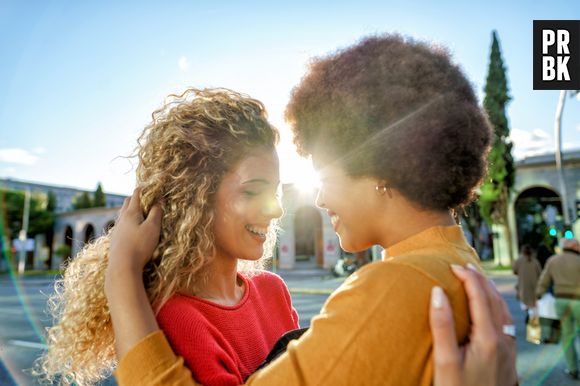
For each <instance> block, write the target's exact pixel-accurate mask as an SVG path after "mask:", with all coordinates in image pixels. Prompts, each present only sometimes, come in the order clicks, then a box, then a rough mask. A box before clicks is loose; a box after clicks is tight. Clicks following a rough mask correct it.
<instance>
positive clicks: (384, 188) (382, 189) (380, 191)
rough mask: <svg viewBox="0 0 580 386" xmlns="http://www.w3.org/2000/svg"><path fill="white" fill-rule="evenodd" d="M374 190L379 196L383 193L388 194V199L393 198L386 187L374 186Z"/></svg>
mask: <svg viewBox="0 0 580 386" xmlns="http://www.w3.org/2000/svg"><path fill="white" fill-rule="evenodd" d="M375 189H376V191H377V193H378V194H379V196H384V195H385V193H388V194H389V198H393V193H392V192H391V188H389V187H388V186H386V185H377V186H375Z"/></svg>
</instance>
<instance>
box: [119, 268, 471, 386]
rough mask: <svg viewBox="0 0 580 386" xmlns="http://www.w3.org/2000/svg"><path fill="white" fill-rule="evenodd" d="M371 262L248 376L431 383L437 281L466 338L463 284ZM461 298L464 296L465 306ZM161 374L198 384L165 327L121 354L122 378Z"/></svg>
mask: <svg viewBox="0 0 580 386" xmlns="http://www.w3.org/2000/svg"><path fill="white" fill-rule="evenodd" d="M367 267H368V266H367ZM367 267H365V268H367ZM365 268H362V269H361V270H360V271H359V272H357V273H355V274H354V275H353V276H351V277H350V278H349V279H347V281H346V282H345V283H344V284H343V286H342V287H341V288H340V289H339V290H338V291H336V292H335V293H334V294H333V295H331V297H330V298H329V299H328V301H327V303H326V304H325V306H324V307H323V309H322V311H321V314H320V315H319V316H317V317H315V318H314V319H313V321H312V326H311V328H310V330H309V331H308V332H307V333H306V334H304V335H303V337H302V338H300V339H299V340H297V341H294V342H291V343H290V344H289V346H288V350H287V352H286V353H285V354H284V355H282V356H280V357H279V358H278V359H276V360H275V361H274V362H273V363H272V364H271V365H269V366H267V367H266V368H264V369H262V370H260V371H258V372H256V373H255V374H254V375H252V376H251V377H250V378H249V379H248V381H247V384H250V385H258V386H259V385H279V386H285V385H288V386H289V385H301V384H303V385H349V384H365V385H374V384H376V385H430V384H431V380H432V358H431V355H432V352H431V344H432V341H431V335H430V330H429V324H428V323H429V321H428V309H429V296H430V291H431V287H432V286H433V285H435V284H437V285H440V286H442V287H443V288H444V289H445V291H446V292H447V294H448V295H449V298H450V300H451V303H452V306H453V308H454V311H455V320H456V333H457V334H458V337H459V341H460V342H461V341H462V340H464V339H465V338H466V336H467V331H468V325H469V323H468V317H467V307H466V302H465V295H464V292H463V289H462V287H461V284H460V283H459V282H458V281H457V280H455V281H456V283H451V284H450V283H441V282H439V281H438V280H434V279H432V278H431V277H429V276H427V275H425V274H424V273H422V272H419V271H417V270H416V269H414V268H413V267H408V266H405V265H398V264H383V266H381V267H379V268H378V269H365ZM449 275H450V276H452V275H451V273H449ZM458 298H462V299H463V300H462V303H461V302H460V303H461V304H460V306H459V312H457V308H458V307H457V305H458V300H457V299H458ZM140 356H147V357H148V358H150V361H148V362H147V366H146V367H143V364H141V363H139V364H138V363H137V362H136V360H135V358H138V357H140ZM132 366H133V367H132ZM135 368H140V369H143V370H141V371H142V373H143V374H141V375H140V377H139V380H140V382H139V383H138V382H137V380H138V379H137V378H131V373H134V372H135V370H133V369H135ZM160 377H164V379H165V380H166V381H167V383H166V384H174V385H193V384H195V383H194V382H193V381H192V380H191V379H189V380H186V379H185V378H186V377H185V368H184V367H183V363H182V362H180V360H179V359H178V358H176V357H175V355H174V354H173V353H172V352H171V351H170V350H169V349H168V348H167V346H166V343H164V340H163V337H162V335H161V334H160V333H154V334H152V335H151V336H149V337H147V338H145V340H144V341H143V342H141V343H139V344H137V345H136V346H135V347H134V348H133V349H131V351H130V352H129V353H128V354H127V355H126V356H125V358H123V359H122V360H121V362H120V364H119V367H118V369H117V378H118V380H119V384H120V385H133V384H142V385H156V384H159V383H158V382H159V381H158V380H159V379H160ZM156 382H157V383H156Z"/></svg>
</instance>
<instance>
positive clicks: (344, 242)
mask: <svg viewBox="0 0 580 386" xmlns="http://www.w3.org/2000/svg"><path fill="white" fill-rule="evenodd" d="M319 174H320V181H321V185H320V190H319V191H318V196H317V198H316V205H317V206H318V207H320V208H322V209H326V210H327V212H328V215H329V216H330V220H331V222H332V226H333V227H334V231H335V232H336V234H337V235H338V237H339V239H340V246H341V247H342V249H344V250H345V251H348V252H356V251H362V250H365V249H367V248H369V247H371V246H372V245H374V244H377V243H378V240H377V238H376V237H375V233H377V232H376V229H377V228H376V226H375V223H374V221H375V220H374V219H376V217H377V213H379V210H380V206H379V205H380V202H379V200H380V196H378V195H377V194H376V190H375V186H376V185H377V183H376V181H375V180H374V179H371V178H365V177H360V178H353V177H349V176H348V175H347V174H346V173H345V172H344V171H343V170H342V169H341V168H339V167H337V166H334V165H328V166H325V167H324V168H320V169H319Z"/></svg>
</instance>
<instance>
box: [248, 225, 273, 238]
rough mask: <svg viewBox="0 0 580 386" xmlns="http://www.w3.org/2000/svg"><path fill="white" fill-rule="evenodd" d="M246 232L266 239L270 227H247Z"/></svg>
mask: <svg viewBox="0 0 580 386" xmlns="http://www.w3.org/2000/svg"><path fill="white" fill-rule="evenodd" d="M246 230H247V231H248V232H250V233H251V234H253V235H255V236H258V237H260V238H263V239H265V238H266V235H267V234H268V227H262V226H256V225H246Z"/></svg>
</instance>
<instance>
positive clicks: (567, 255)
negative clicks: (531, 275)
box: [537, 239, 580, 379]
mask: <svg viewBox="0 0 580 386" xmlns="http://www.w3.org/2000/svg"><path fill="white" fill-rule="evenodd" d="M560 245H561V248H562V252H561V253H559V254H556V255H554V256H552V257H550V258H549V259H548V261H547V262H546V266H545V267H544V270H543V271H542V275H541V276H540V280H539V282H538V288H537V295H538V297H540V296H541V295H543V294H544V293H545V292H546V291H547V290H548V288H549V287H550V286H553V289H554V297H555V298H556V313H557V315H558V318H559V319H560V325H561V329H562V336H561V344H562V349H563V350H564V357H565V358H566V366H567V369H566V373H567V374H568V375H569V376H570V377H571V378H573V379H578V353H577V352H576V348H575V346H574V340H575V338H576V336H577V335H578V332H579V331H580V243H578V240H576V239H562V240H561V244H560Z"/></svg>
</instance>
